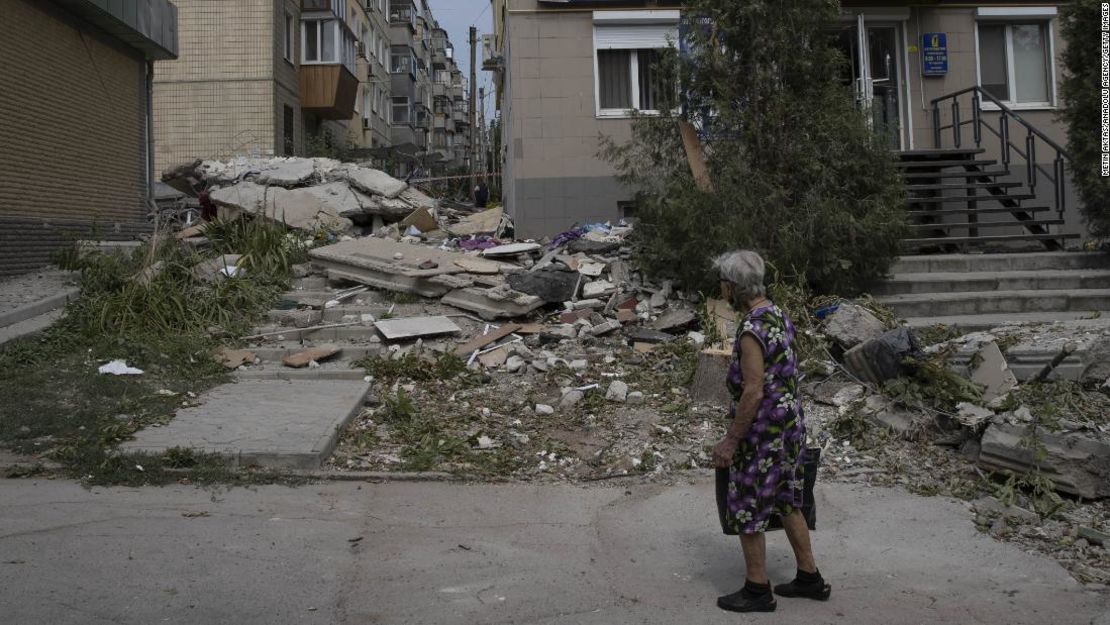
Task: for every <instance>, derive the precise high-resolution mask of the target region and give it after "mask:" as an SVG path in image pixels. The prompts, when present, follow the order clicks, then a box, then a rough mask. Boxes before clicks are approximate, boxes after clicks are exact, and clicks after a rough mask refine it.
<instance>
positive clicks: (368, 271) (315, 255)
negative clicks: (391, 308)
mask: <svg viewBox="0 0 1110 625" xmlns="http://www.w3.org/2000/svg"><path fill="white" fill-rule="evenodd" d="M309 256H310V257H311V258H312V260H313V261H314V262H315V263H316V264H317V265H319V266H321V267H323V268H324V269H325V270H327V272H328V275H329V276H330V277H332V278H335V279H344V280H351V281H353V282H359V283H361V284H366V285H369V286H373V287H377V288H380V289H385V290H389V291H399V292H403V293H414V294H417V295H422V296H424V297H442V296H443V295H445V294H447V293H448V292H450V291H451V290H453V289H456V288H461V286H460V285H457V284H452V283H451V282H450V281H446V280H442V279H437V278H442V277H444V276H446V275H447V274H457V273H464V271H465V269H464V268H463V267H460V266H459V264H458V262H459V261H462V262H463V264H466V263H469V262H473V261H477V260H479V259H475V258H472V257H467V256H465V255H464V254H461V253H459V252H451V251H447V250H441V249H438V248H434V247H428V246H424V245H413V244H410V243H401V242H398V241H392V240H390V239H379V238H365V239H354V240H351V241H342V242H340V243H335V244H332V245H327V246H324V247H318V248H316V249H314V250H311V251H310V252H309ZM483 262H486V263H490V265H489V266H490V268H491V269H492V268H493V267H497V268H498V271H500V270H501V268H502V266H504V267H506V268H507V267H508V266H507V265H503V263H497V262H496V261H488V260H487V261H483ZM422 267H433V268H431V269H422ZM463 286H469V283H468V282H467V281H465V280H464V281H463Z"/></svg>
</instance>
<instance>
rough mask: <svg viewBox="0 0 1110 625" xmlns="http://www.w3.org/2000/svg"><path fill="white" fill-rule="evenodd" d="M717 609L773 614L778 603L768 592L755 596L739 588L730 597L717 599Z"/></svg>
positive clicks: (725, 596)
mask: <svg viewBox="0 0 1110 625" xmlns="http://www.w3.org/2000/svg"><path fill="white" fill-rule="evenodd" d="M717 607H718V608H721V609H722V610H728V611H729V612H774V611H775V608H776V607H778V602H776V601H775V595H773V594H772V593H771V592H770V591H768V592H765V593H762V594H758V595H757V594H754V593H751V592H749V591H748V590H747V589H744V588H741V589H740V590H737V591H736V592H734V593H732V594H731V595H724V596H722V597H717Z"/></svg>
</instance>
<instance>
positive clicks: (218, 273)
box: [193, 254, 243, 282]
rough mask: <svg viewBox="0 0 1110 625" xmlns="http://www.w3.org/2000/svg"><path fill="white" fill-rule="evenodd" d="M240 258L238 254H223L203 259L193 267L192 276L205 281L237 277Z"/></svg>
mask: <svg viewBox="0 0 1110 625" xmlns="http://www.w3.org/2000/svg"><path fill="white" fill-rule="evenodd" d="M242 258H243V257H242V256H241V255H239V254H224V255H222V256H217V257H215V258H209V259H208V260H203V261H201V262H199V263H197V264H196V265H195V266H194V267H193V276H194V277H196V278H197V279H198V280H203V281H205V282H214V281H216V280H217V279H219V278H234V277H237V276H238V275H239V272H240V270H241V269H240V267H239V261H240V260H242Z"/></svg>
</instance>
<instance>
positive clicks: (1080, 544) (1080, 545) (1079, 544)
mask: <svg viewBox="0 0 1110 625" xmlns="http://www.w3.org/2000/svg"><path fill="white" fill-rule="evenodd" d="M1074 546H1075V548H1076V549H1086V548H1087V547H1090V546H1091V543H1089V542H1087V539H1086V538H1080V539H1079V540H1077V541H1075V545H1074Z"/></svg>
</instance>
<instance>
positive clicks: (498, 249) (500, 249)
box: [482, 243, 543, 258]
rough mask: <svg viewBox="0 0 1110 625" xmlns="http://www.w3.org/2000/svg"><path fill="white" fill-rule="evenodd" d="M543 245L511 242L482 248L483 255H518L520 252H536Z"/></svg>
mask: <svg viewBox="0 0 1110 625" xmlns="http://www.w3.org/2000/svg"><path fill="white" fill-rule="evenodd" d="M542 247H543V246H542V245H540V244H539V243H509V244H507V245H498V246H495V247H490V248H486V249H484V250H482V256H489V257H491V258H492V257H498V256H516V255H518V254H527V253H528V252H534V251H536V250H538V249H540V248H542Z"/></svg>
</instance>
